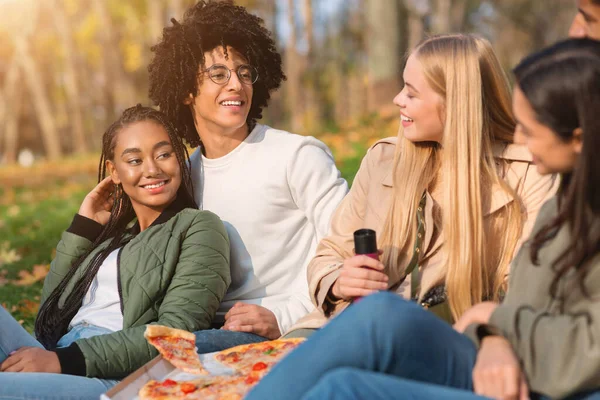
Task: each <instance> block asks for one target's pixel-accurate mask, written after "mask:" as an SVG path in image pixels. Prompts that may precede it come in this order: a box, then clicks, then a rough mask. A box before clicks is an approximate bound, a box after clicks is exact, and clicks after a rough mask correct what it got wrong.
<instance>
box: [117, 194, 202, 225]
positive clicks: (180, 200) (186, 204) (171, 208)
mask: <svg viewBox="0 0 600 400" xmlns="http://www.w3.org/2000/svg"><path fill="white" fill-rule="evenodd" d="M186 208H198V207H197V206H196V204H195V203H194V201H193V200H192V199H190V198H189V196H188V195H187V194H186V193H185V192H184V191H183V190H179V191H178V192H177V197H176V198H175V200H173V202H172V203H171V204H169V205H168V206H167V208H165V209H164V210H163V212H162V213H160V215H159V216H158V218H156V219H155V220H154V222H152V223H151V224H150V226H149V227H148V228H150V227H152V226H155V225H160V224H164V223H165V222H167V221H168V220H170V219H171V218H173V217H174V216H175V215H177V213H179V211H181V210H184V209H186ZM129 233H131V234H133V235H137V234H138V233H140V224H139V222H137V221H136V223H135V224H134V225H133V226H132V227H131V229H130V230H129Z"/></svg>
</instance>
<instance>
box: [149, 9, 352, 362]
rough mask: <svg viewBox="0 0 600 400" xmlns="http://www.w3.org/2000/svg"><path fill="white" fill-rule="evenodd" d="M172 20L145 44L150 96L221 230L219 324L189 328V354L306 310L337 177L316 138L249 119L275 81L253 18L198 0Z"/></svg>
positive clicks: (273, 61) (342, 188)
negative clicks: (226, 263)
mask: <svg viewBox="0 0 600 400" xmlns="http://www.w3.org/2000/svg"><path fill="white" fill-rule="evenodd" d="M172 22H173V26H169V27H166V28H165V29H164V31H163V37H162V40H161V41H160V42H159V43H158V44H156V45H155V46H153V47H152V51H153V52H154V53H155V55H154V59H153V61H152V62H151V64H150V66H149V68H148V69H149V72H150V98H151V99H152V100H153V101H154V102H155V104H157V105H158V106H159V107H160V109H161V111H163V112H164V113H166V114H167V115H168V116H169V118H170V119H171V120H172V121H173V123H174V124H175V125H176V127H177V129H178V130H179V132H180V135H181V136H182V137H183V138H184V139H185V140H186V141H187V142H188V143H189V144H190V145H191V146H193V147H198V149H197V150H196V151H195V152H194V154H193V155H192V156H191V158H190V160H191V163H192V172H193V177H194V184H195V196H196V200H197V202H198V203H199V204H200V207H201V208H203V209H206V210H210V211H213V212H215V213H216V214H217V215H219V216H220V217H221V218H222V220H223V222H224V223H225V226H226V227H227V231H228V234H229V236H230V239H231V276H232V283H231V287H230V288H229V291H228V293H227V295H226V296H225V299H224V301H223V303H222V304H221V308H220V310H219V313H218V314H217V320H216V321H215V327H220V328H221V329H213V330H208V331H201V332H196V336H197V343H196V344H197V346H198V352H199V353H208V352H212V351H218V350H222V349H225V348H229V347H232V346H235V345H238V344H244V343H252V342H257V341H263V340H267V339H275V338H277V337H279V336H281V335H282V334H283V333H285V331H286V330H287V329H288V328H289V327H290V326H291V325H292V324H293V323H294V322H295V321H297V320H298V319H299V318H301V317H302V316H304V315H306V314H307V313H308V312H310V311H311V310H312V309H313V307H314V306H313V304H312V302H311V299H310V297H309V291H308V283H307V278H306V266H307V264H308V262H309V260H310V259H311V257H312V256H313V255H314V253H315V250H316V247H317V244H318V242H319V240H320V239H321V238H322V237H324V236H326V235H327V233H328V230H329V222H330V218H331V216H332V214H333V212H334V210H335V208H336V207H337V205H338V204H339V202H340V201H341V200H342V198H343V197H344V195H345V194H346V192H347V190H348V188H347V184H346V182H345V180H344V179H342V178H341V176H340V173H339V171H338V169H337V168H336V166H335V163H334V161H333V157H332V155H331V152H330V151H329V149H328V148H327V146H325V145H324V144H323V143H322V142H320V141H318V140H317V139H315V138H313V137H308V136H299V135H295V134H291V133H288V132H285V131H280V130H276V129H273V128H270V127H268V126H266V125H262V124H259V123H258V122H257V120H259V119H260V118H261V117H262V110H263V109H264V108H265V107H266V106H267V104H268V101H269V99H270V97H271V93H272V92H273V91H275V90H276V89H277V88H279V86H280V84H281V82H282V80H284V79H285V75H284V73H283V71H282V66H281V64H282V62H281V56H280V54H279V53H278V52H277V50H276V47H275V42H274V41H273V39H272V37H271V33H270V32H269V31H268V30H267V29H266V28H264V26H263V21H262V20H261V19H260V18H258V17H256V16H254V15H252V14H250V13H249V12H248V11H247V10H246V9H245V8H243V7H239V6H235V5H233V4H231V3H229V2H214V1H200V2H199V3H198V4H196V5H195V6H193V7H191V8H190V9H189V10H188V11H187V12H186V13H185V15H184V18H183V20H182V21H181V22H178V21H176V20H175V19H173V20H172ZM199 262H201V260H199ZM219 317H220V319H219Z"/></svg>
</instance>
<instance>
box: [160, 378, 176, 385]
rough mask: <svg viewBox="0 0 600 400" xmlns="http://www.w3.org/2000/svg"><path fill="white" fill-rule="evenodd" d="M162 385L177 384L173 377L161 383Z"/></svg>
mask: <svg viewBox="0 0 600 400" xmlns="http://www.w3.org/2000/svg"><path fill="white" fill-rule="evenodd" d="M162 385H163V386H174V385H177V382H175V381H174V380H173V379H167V380H165V381H164V382H163V383H162Z"/></svg>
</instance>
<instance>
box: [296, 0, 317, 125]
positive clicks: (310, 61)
mask: <svg viewBox="0 0 600 400" xmlns="http://www.w3.org/2000/svg"><path fill="white" fill-rule="evenodd" d="M302 18H303V20H304V21H303V22H304V23H303V25H304V42H305V43H306V46H307V49H306V57H305V58H304V63H303V65H302V66H303V70H302V71H301V75H302V76H303V78H304V79H303V81H304V84H303V85H302V86H303V90H302V92H303V94H304V99H303V100H304V107H303V114H304V115H303V120H304V124H303V125H304V130H305V131H306V132H313V131H315V130H316V129H318V128H319V126H318V124H319V121H321V118H322V115H321V114H320V110H321V107H320V105H319V104H318V103H319V98H318V95H317V93H316V91H315V85H316V84H317V83H318V77H317V75H318V70H317V69H318V68H319V67H320V66H317V65H316V64H317V63H316V62H315V58H314V55H315V54H314V53H315V42H314V28H313V6H312V0H302ZM321 67H322V66H321Z"/></svg>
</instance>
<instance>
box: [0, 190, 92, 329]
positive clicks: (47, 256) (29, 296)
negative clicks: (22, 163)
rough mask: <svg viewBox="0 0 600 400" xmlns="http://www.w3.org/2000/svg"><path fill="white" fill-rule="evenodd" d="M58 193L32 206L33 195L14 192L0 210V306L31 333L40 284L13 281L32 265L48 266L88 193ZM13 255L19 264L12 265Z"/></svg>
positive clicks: (14, 262)
mask: <svg viewBox="0 0 600 400" xmlns="http://www.w3.org/2000/svg"><path fill="white" fill-rule="evenodd" d="M86 186H87V185H86ZM61 189H64V186H63V187H61V186H57V187H56V193H57V195H52V192H50V193H49V197H48V198H47V199H43V200H39V201H35V202H28V201H27V198H28V197H30V196H31V195H32V193H29V191H28V190H26V189H17V190H16V192H17V194H16V198H17V201H16V202H15V203H14V204H13V205H2V206H0V277H1V278H4V280H8V282H7V283H5V284H4V285H2V284H1V283H0V303H2V304H3V305H4V306H5V307H6V308H7V309H8V310H9V311H10V312H11V313H12V314H13V316H14V317H15V318H16V319H17V320H22V321H23V326H24V327H25V328H26V329H28V330H30V331H31V330H32V327H33V320H34V317H35V314H36V312H37V303H38V302H39V297H40V293H41V290H42V283H43V282H42V280H39V281H37V282H35V283H32V284H30V285H18V284H16V283H15V281H18V280H19V273H21V271H27V272H31V271H32V270H33V267H34V266H35V265H45V264H49V263H50V261H51V260H52V257H53V255H54V249H55V248H56V244H57V243H58V241H59V239H60V235H61V233H62V232H63V231H64V230H65V229H66V228H67V227H68V226H69V224H70V221H71V219H72V218H73V215H74V213H76V212H77V210H78V209H79V205H80V203H81V200H82V199H83V197H84V196H85V194H86V193H87V191H86V190H84V189H83V188H79V189H74V190H73V191H72V192H68V193H64V192H61ZM32 197H33V196H32ZM15 254H16V255H17V257H18V260H15V261H13V260H14V255H15Z"/></svg>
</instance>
